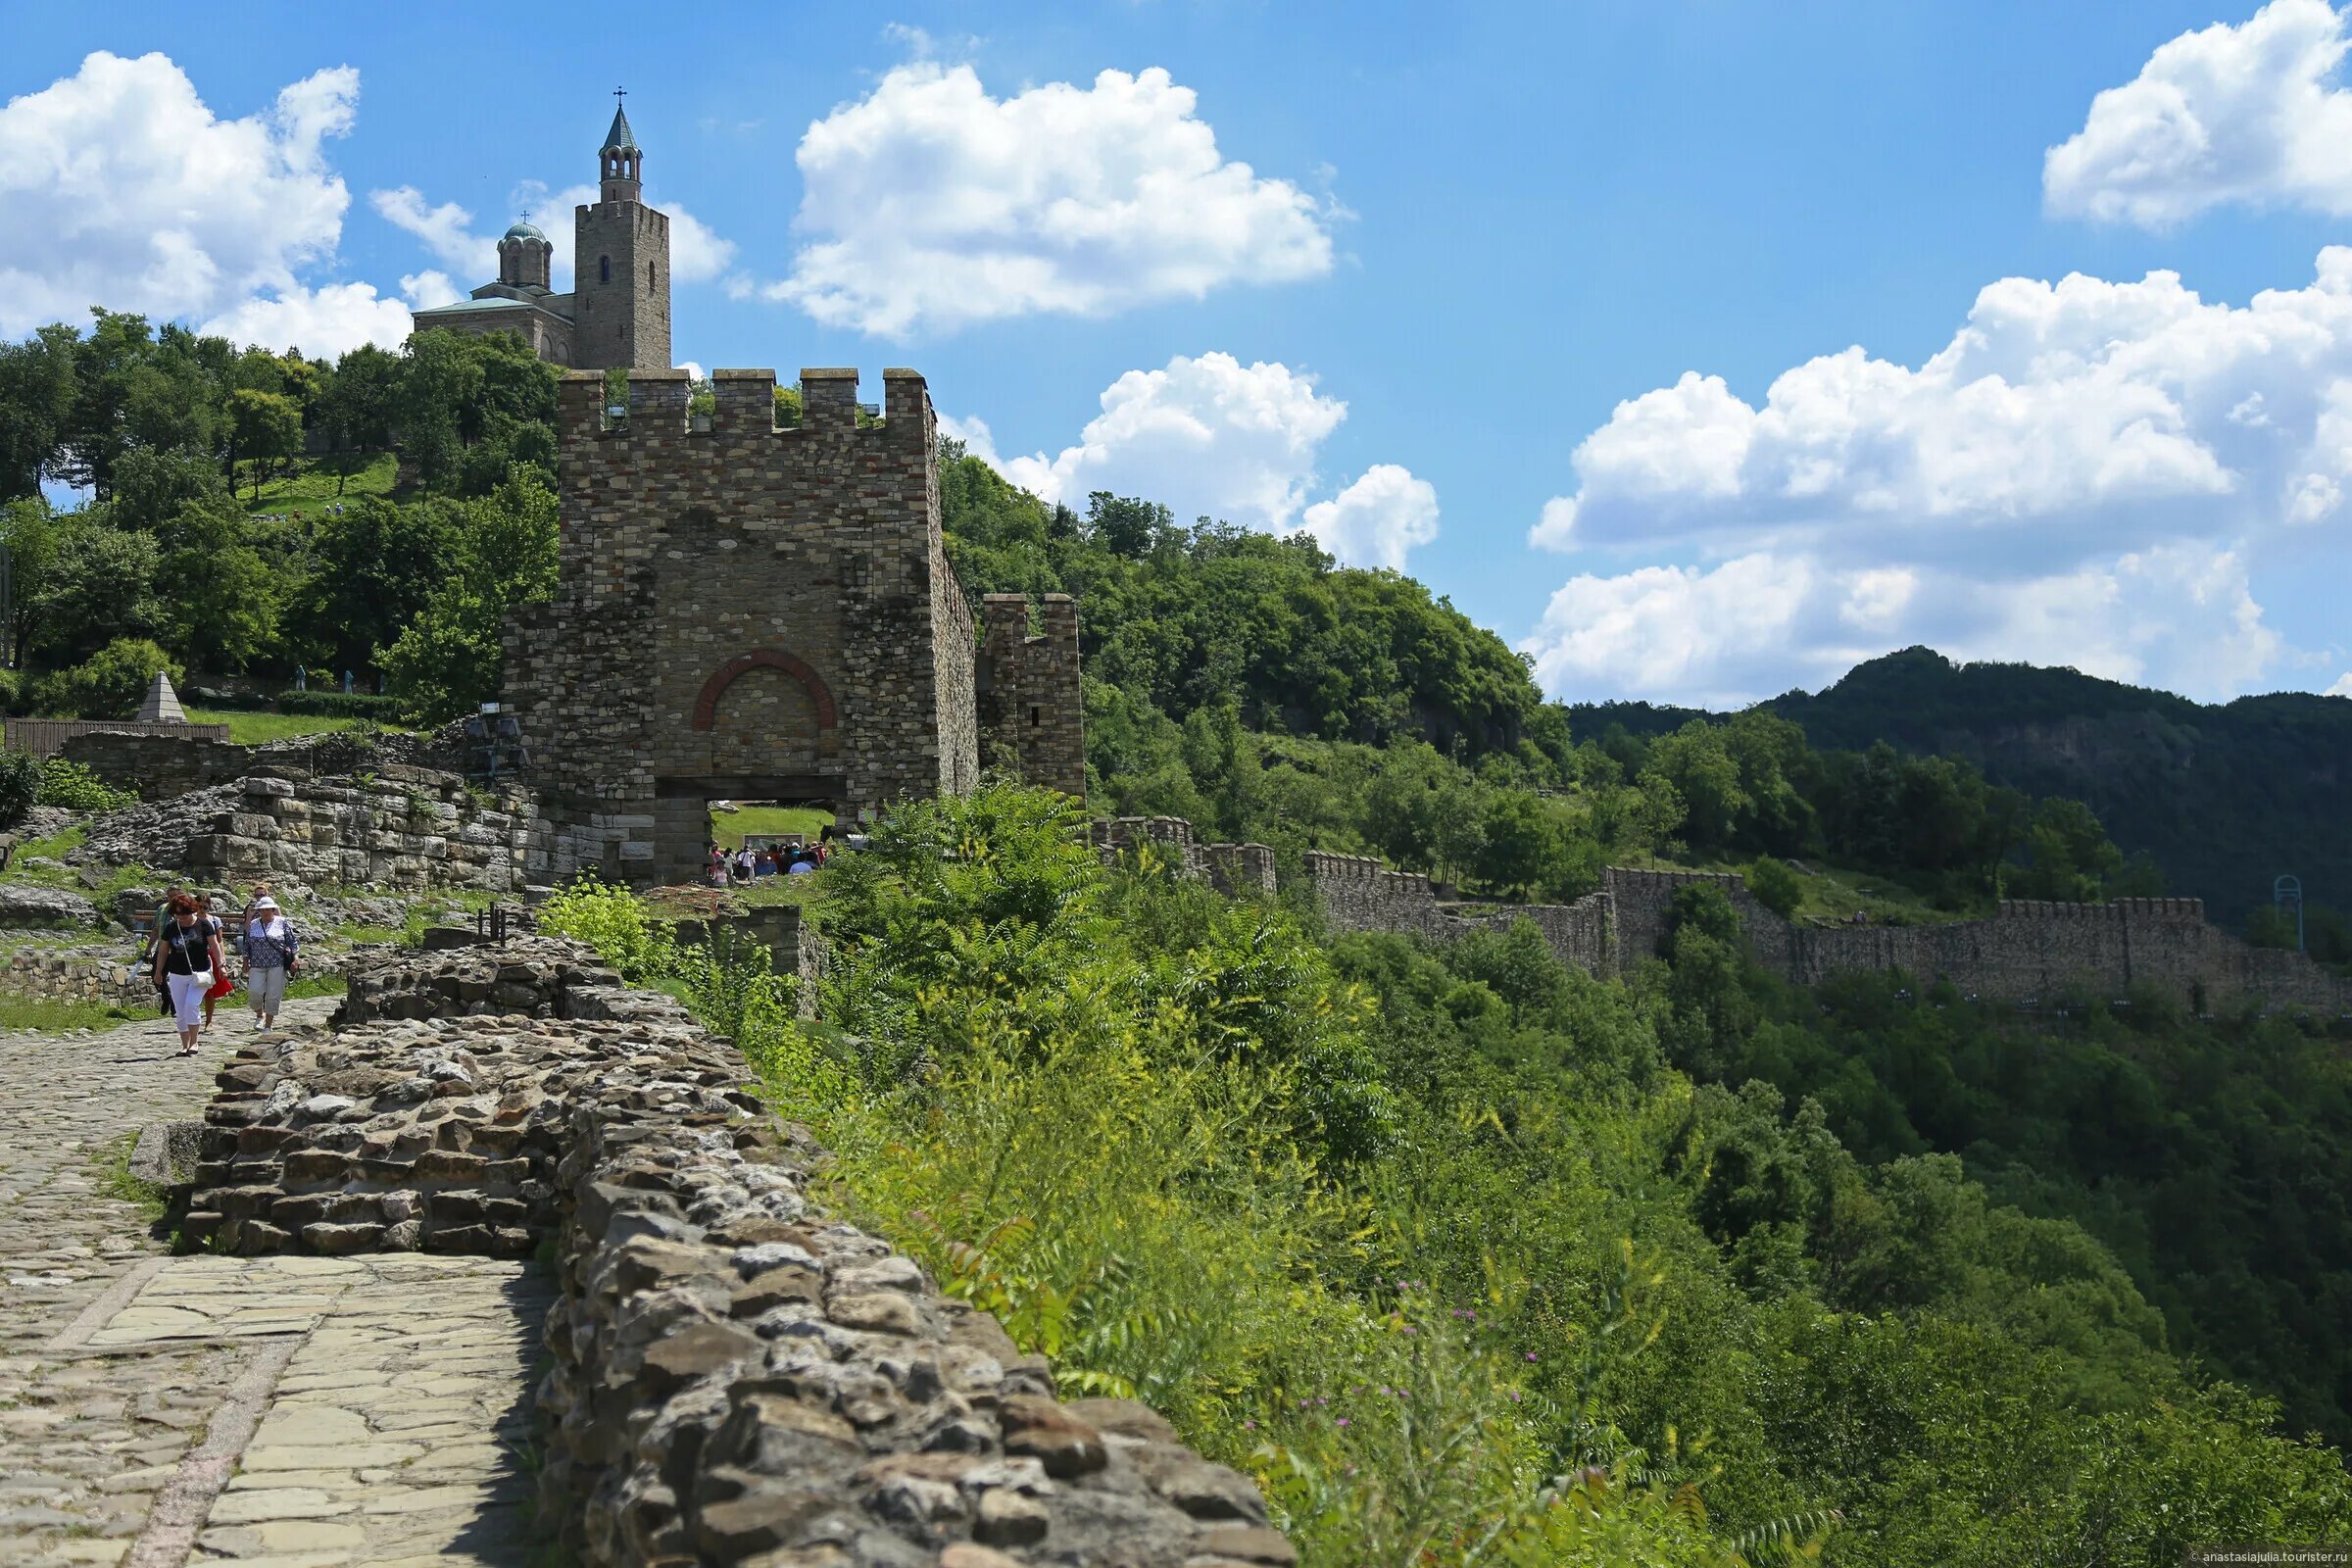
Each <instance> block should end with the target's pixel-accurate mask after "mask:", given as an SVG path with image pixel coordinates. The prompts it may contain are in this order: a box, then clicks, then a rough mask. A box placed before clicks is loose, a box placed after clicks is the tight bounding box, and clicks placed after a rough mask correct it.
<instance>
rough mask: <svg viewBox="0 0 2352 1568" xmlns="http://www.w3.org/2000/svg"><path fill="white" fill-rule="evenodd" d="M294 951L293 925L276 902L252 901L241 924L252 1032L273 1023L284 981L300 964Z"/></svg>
mask: <svg viewBox="0 0 2352 1568" xmlns="http://www.w3.org/2000/svg"><path fill="white" fill-rule="evenodd" d="M295 950H296V944H295V941H294V924H293V922H292V921H290V920H288V919H287V918H286V917H285V914H284V912H283V911H282V910H280V909H279V908H278V907H277V901H276V900H275V899H273V898H271V897H270V895H269V894H267V893H265V894H263V895H262V896H261V897H260V898H258V899H256V900H254V901H253V907H252V909H251V910H249V911H248V912H247V915H246V920H245V994H246V996H248V997H249V998H251V999H252V1003H253V1026H254V1027H255V1028H256V1029H268V1028H270V1026H271V1025H273V1024H275V1023H276V1022H277V1009H278V1008H279V1006H281V1005H283V1004H284V1002H285V1000H286V979H287V977H288V976H290V975H291V974H293V972H294V969H295V967H296V965H297V964H298V963H299V962H300V961H301V959H300V956H299V955H298V954H297V952H296V951H295Z"/></svg>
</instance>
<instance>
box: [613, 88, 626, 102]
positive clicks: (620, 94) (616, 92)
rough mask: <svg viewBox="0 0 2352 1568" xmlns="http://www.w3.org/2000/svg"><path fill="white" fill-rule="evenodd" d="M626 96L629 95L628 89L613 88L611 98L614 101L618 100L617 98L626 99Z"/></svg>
mask: <svg viewBox="0 0 2352 1568" xmlns="http://www.w3.org/2000/svg"><path fill="white" fill-rule="evenodd" d="M628 95H629V89H628V88H626V87H615V88H613V97H614V98H616V99H618V98H626V97H627V96H628Z"/></svg>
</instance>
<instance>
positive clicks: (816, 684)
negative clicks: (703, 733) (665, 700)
mask: <svg viewBox="0 0 2352 1568" xmlns="http://www.w3.org/2000/svg"><path fill="white" fill-rule="evenodd" d="M754 669H780V670H782V671H783V672H784V673H785V674H787V675H790V676H791V677H792V678H793V679H794V680H797V681H799V682H800V683H801V687H802V689H803V690H804V691H806V692H808V694H809V701H811V702H813V703H814V704H816V727H817V729H818V731H819V732H820V733H821V732H823V731H827V730H830V729H832V728H833V727H834V724H835V716H834V711H833V694H832V693H831V692H830V691H827V690H826V689H825V678H824V677H823V676H822V675H819V674H818V673H817V672H816V671H815V670H813V669H810V668H809V665H808V663H807V662H805V661H803V660H800V659H797V658H795V657H794V656H792V655H791V654H788V653H786V652H784V651H783V650H782V649H780V648H755V649H753V650H752V651H751V652H750V653H748V654H741V655H738V656H737V657H735V658H733V659H730V660H728V661H727V662H725V663H723V664H721V665H719V666H718V669H717V671H716V673H714V674H712V675H711V678H710V679H709V680H707V681H705V682H703V692H702V695H701V696H700V697H697V698H696V699H695V700H694V727H695V728H696V729H702V730H707V729H710V728H711V726H712V725H713V724H714V723H716V722H717V718H718V699H719V696H720V694H722V693H723V692H725V691H726V689H727V688H728V687H729V686H732V685H734V684H735V678H736V677H737V676H739V675H742V674H744V673H745V672H746V671H748V670H754Z"/></svg>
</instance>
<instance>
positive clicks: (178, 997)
mask: <svg viewBox="0 0 2352 1568" xmlns="http://www.w3.org/2000/svg"><path fill="white" fill-rule="evenodd" d="M169 908H170V910H171V916H172V917H171V918H170V919H169V920H167V921H165V922H164V928H163V930H161V931H159V932H157V933H156V938H155V983H156V984H157V985H159V986H165V987H168V988H170V990H171V992H172V1019H173V1021H174V1022H176V1023H177V1024H178V1025H179V1054H181V1055H183V1056H193V1055H194V1054H196V1035H197V1032H198V1031H199V1030H201V1029H202V1028H203V1027H204V994H205V993H206V992H207V991H210V990H211V989H212V987H213V977H214V976H215V975H217V974H220V973H221V970H222V967H223V963H224V960H223V959H222V957H221V922H220V921H218V920H216V919H214V918H213V917H212V916H210V915H208V914H205V913H203V912H202V911H201V910H199V909H198V908H197V907H196V901H195V900H194V899H192V898H189V897H188V896H187V895H186V894H185V893H175V894H173V895H172V902H171V904H170V906H169Z"/></svg>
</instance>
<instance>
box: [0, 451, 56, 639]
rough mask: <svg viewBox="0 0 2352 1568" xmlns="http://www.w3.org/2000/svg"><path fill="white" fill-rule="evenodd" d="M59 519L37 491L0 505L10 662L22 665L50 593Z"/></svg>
mask: <svg viewBox="0 0 2352 1568" xmlns="http://www.w3.org/2000/svg"><path fill="white" fill-rule="evenodd" d="M64 532H65V526H64V523H63V521H62V520H61V519H60V518H59V517H58V515H57V514H55V513H54V512H52V511H50V510H49V502H48V500H47V499H46V498H45V497H43V496H41V495H40V494H39V493H38V492H35V493H34V494H31V495H27V496H22V497H19V498H18V499H16V500H13V501H9V502H7V503H5V504H0V544H5V545H6V546H7V547H8V571H9V592H10V603H9V621H8V626H7V636H8V656H9V657H8V662H9V663H10V665H11V666H12V667H22V666H23V664H24V662H25V650H26V649H27V648H28V647H29V646H30V644H31V642H32V637H33V633H34V632H35V631H36V630H37V629H38V628H39V626H40V623H41V613H42V610H43V608H44V606H45V605H46V604H47V603H48V595H49V594H50V593H51V592H52V591H53V590H52V584H51V578H52V575H53V574H54V573H55V571H56V570H57V553H58V544H59V541H60V538H61V537H62V536H63V534H64Z"/></svg>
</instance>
